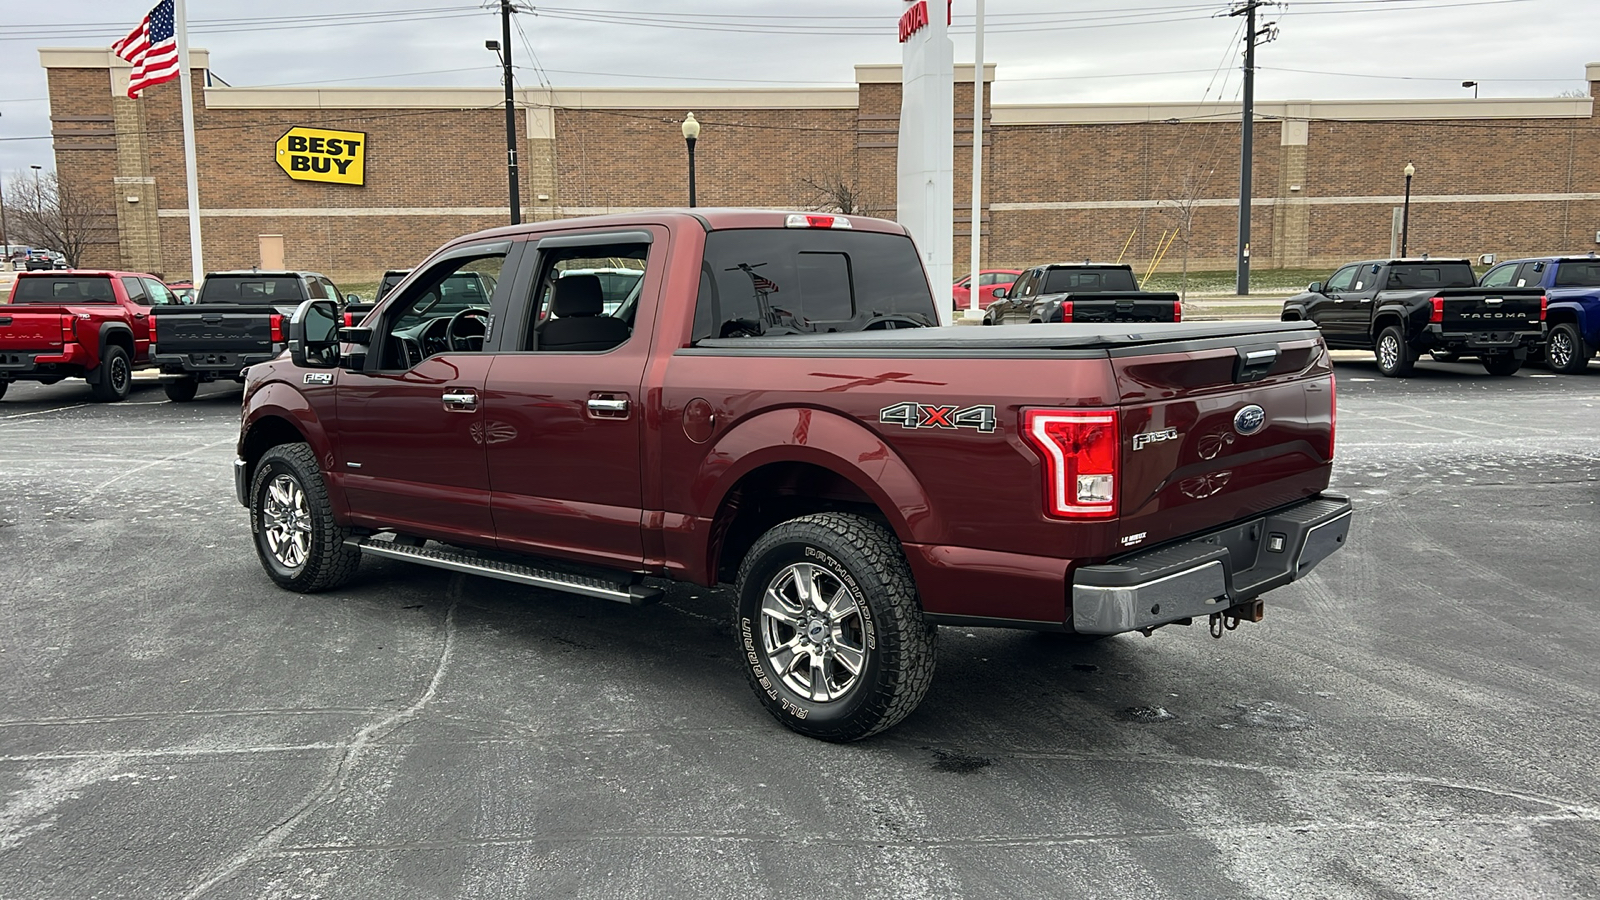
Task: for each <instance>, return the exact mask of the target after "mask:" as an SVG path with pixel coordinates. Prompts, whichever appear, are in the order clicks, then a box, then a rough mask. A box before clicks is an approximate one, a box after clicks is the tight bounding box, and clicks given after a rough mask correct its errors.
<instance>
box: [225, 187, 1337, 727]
mask: <svg viewBox="0 0 1600 900" xmlns="http://www.w3.org/2000/svg"><path fill="white" fill-rule="evenodd" d="M628 263H632V265H628ZM618 265H624V266H625V267H628V268H635V267H636V268H637V269H639V270H640V271H642V272H643V276H642V277H641V278H639V279H638V280H637V282H636V284H635V285H634V286H633V288H632V289H631V291H630V294H629V296H628V297H627V298H625V300H624V302H623V303H622V305H621V306H620V307H618V308H617V309H616V310H615V311H614V312H613V313H612V314H610V315H607V314H606V313H605V312H604V292H603V290H602V287H601V285H600V283H599V279H598V277H597V276H596V275H594V274H593V273H592V272H585V271H584V270H593V269H597V268H604V267H615V266H618ZM460 273H477V274H479V275H481V276H486V277H485V281H486V282H487V283H492V284H493V285H494V288H493V291H492V295H491V296H490V297H489V298H488V299H487V300H486V302H485V303H484V304H483V305H482V306H476V307H474V306H461V305H458V304H447V303H445V302H444V298H443V297H441V294H440V290H439V288H440V286H441V285H443V284H445V283H447V282H448V280H449V279H451V278H452V277H455V276H457V275H458V274H460ZM564 273H572V274H564ZM938 302H940V303H943V302H945V300H944V298H943V297H942V296H941V297H940V298H939V300H938ZM936 316H937V310H936V308H935V295H934V291H933V289H932V287H931V285H930V284H929V282H928V279H927V275H926V273H925V272H924V270H923V269H922V266H921V263H920V262H919V257H918V255H917V250H916V248H915V246H914V245H913V244H912V241H911V239H910V237H909V236H908V235H907V233H906V232H905V230H904V229H903V228H902V227H901V226H899V225H897V224H894V223H892V222H886V221H882V220H876V219H865V218H856V217H849V218H846V217H843V216H833V215H817V214H804V213H784V212H769V211H758V210H704V209H702V210H687V211H685V210H668V211H661V212H655V213H635V214H628V215H616V216H605V217H596V218H587V219H571V220H564V221H549V222H540V223H537V224H525V225H518V226H511V227H509V228H502V229H497V230H493V231H486V232H481V233H478V234H474V235H469V236H466V237H462V238H459V239H457V240H455V241H453V242H451V243H449V244H447V245H445V246H444V247H443V248H442V249H441V250H439V251H438V252H436V253H435V254H434V255H433V257H432V258H430V259H429V260H427V261H426V262H424V263H423V265H422V266H421V267H420V268H419V269H418V270H417V271H416V272H415V273H413V275H412V276H411V277H410V278H409V279H407V281H406V283H405V284H403V285H401V286H400V287H398V288H397V289H396V290H395V291H394V292H392V293H390V294H388V295H386V296H385V297H384V298H383V300H382V301H380V302H379V305H378V307H377V308H376V309H375V310H373V311H372V313H370V314H369V315H368V316H367V318H366V319H365V321H364V323H363V324H362V325H361V326H360V327H344V328H340V327H339V324H340V318H339V316H338V310H337V308H336V306H335V304H334V303H333V302H331V301H309V302H307V303H305V304H303V305H302V306H301V307H300V309H299V310H297V311H296V313H295V314H294V317H293V318H292V319H291V321H290V323H289V325H288V338H289V352H288V353H287V354H285V355H284V356H281V357H279V358H277V359H275V360H272V361H271V362H268V363H264V364H259V365H255V366H252V367H251V368H250V371H249V374H248V378H247V381H246V385H245V398H244V409H243V416H242V422H241V432H240V437H239V445H238V460H237V461H236V463H235V484H236V488H237V493H238V498H239V501H240V502H241V503H242V504H244V505H245V506H246V507H247V508H248V509H249V512H250V522H251V531H252V535H253V540H254V543H255V547H256V551H257V554H258V556H259V557H260V560H261V564H262V566H263V568H264V569H265V570H266V573H267V574H268V576H269V577H270V578H271V579H272V580H273V581H275V582H277V583H278V584H279V585H281V586H283V587H285V588H287V589H290V590H294V591H302V592H310V591H319V590H326V589H329V588H332V587H334V586H336V585H339V584H342V583H344V582H346V581H347V580H348V579H349V578H350V577H351V576H352V574H353V573H354V572H355V570H356V567H357V564H358V561H359V560H360V558H361V557H362V556H363V555H373V556H379V557H384V558H389V559H401V560H408V561H411V562H415V563H420V564H423V565H429V566H437V567H441V568H445V569H451V570H455V571H458V572H468V573H474V574H477V575H481V576H485V577H488V578H497V579H504V580H509V581H514V582H520V583H524V584H531V585H538V586H542V587H546V588H552V589H556V590H562V591H569V592H576V593H580V594H587V595H592V596H596V597H602V598H609V599H612V600H619V601H623V602H627V603H645V602H648V601H650V600H653V599H656V598H658V597H659V596H660V594H661V589H660V588H659V587H656V586H653V585H652V584H651V583H650V582H649V581H648V580H647V579H662V578H665V579H675V580H679V581H686V582H692V583H695V584H700V585H708V586H709V585H715V584H718V583H722V582H730V583H733V584H735V585H736V589H735V593H736V597H737V599H736V609H735V612H734V619H733V630H734V633H735V634H736V636H737V641H738V648H739V649H738V652H739V656H740V659H741V661H742V665H743V668H744V670H745V672H746V674H747V675H748V677H749V680H750V682H751V683H752V685H753V686H754V688H755V691H756V694H757V696H758V697H759V698H760V700H761V702H762V703H763V704H765V705H766V707H767V708H768V710H770V711H771V712H772V714H773V715H774V716H775V717H777V718H778V719H779V720H780V721H782V722H783V723H784V724H785V725H787V726H788V727H790V728H792V729H794V730H796V731H799V732H802V733H804V734H808V735H812V736H815V737H818V738H822V739H826V740H837V741H843V740H854V739H857V738H862V737H865V736H867V735H870V734H873V733H875V732H878V731H880V730H882V729H884V728H887V727H889V726H890V725H892V724H894V723H895V722H897V721H899V720H900V719H902V718H903V717H905V716H906V715H908V714H909V713H910V712H911V710H912V709H914V708H915V707H916V705H917V703H918V702H919V701H920V700H921V698H922V696H923V695H924V693H925V692H926V691H927V689H928V685H929V681H930V678H931V677H932V670H933V661H934V656H933V644H934V638H935V634H936V629H935V626H936V625H938V624H940V623H946V624H961V625H965V626H999V627H1013V628H1031V629H1045V630H1056V631H1076V632H1080V633H1084V634H1089V635H1106V634H1116V633H1120V632H1127V631H1135V630H1138V631H1143V632H1145V633H1150V632H1151V631H1153V630H1154V629H1156V628H1158V627H1161V626H1164V625H1170V624H1174V623H1181V624H1190V623H1191V622H1193V621H1194V620H1195V619H1196V618H1199V619H1202V620H1205V621H1207V622H1209V623H1210V624H1211V625H1212V627H1213V628H1214V629H1215V630H1216V632H1217V633H1219V634H1220V633H1221V630H1222V629H1223V628H1224V627H1232V626H1233V625H1236V624H1237V621H1238V620H1240V619H1246V620H1250V621H1256V620H1258V619H1259V618H1260V616H1261V611H1262V605H1261V599H1260V598H1261V597H1262V595H1263V594H1265V593H1267V592H1268V591H1270V590H1272V589H1274V588H1277V587H1281V586H1283V585H1285V584H1288V583H1289V582H1291V581H1293V580H1295V579H1298V578H1302V577H1304V576H1305V575H1306V574H1307V573H1308V572H1309V571H1310V570H1311V569H1312V567H1313V566H1315V565H1317V564H1318V563H1319V562H1321V561H1322V560H1323V559H1325V558H1326V557H1327V556H1329V555H1330V554H1332V553H1333V552H1334V551H1336V550H1337V549H1338V548H1339V547H1340V546H1341V545H1342V543H1343V542H1344V540H1345V537H1346V534H1347V532H1348V530H1349V526H1350V514H1351V513H1350V503H1349V501H1348V500H1347V499H1345V498H1344V497H1342V496H1339V495H1337V494H1331V493H1327V492H1326V490H1325V489H1326V488H1327V486H1328V478H1329V472H1330V469H1331V467H1332V460H1333V437H1334V433H1333V426H1334V385H1333V376H1332V369H1331V366H1330V362H1329V358H1328V354H1327V351H1326V348H1325V347H1324V345H1323V341H1322V338H1321V336H1320V334H1319V333H1318V331H1317V329H1316V328H1315V326H1312V325H1310V324H1309V323H1297V322H1234V323H1203V324H1202V323H1187V324H1172V325H1140V326H1139V327H1138V328H1137V330H1129V329H1125V328H1124V329H1119V328H1117V327H1111V326H1090V325H1040V326H1036V327H1032V328H937V327H925V326H929V325H932V324H933V323H934V322H936V321H937V319H936ZM956 472H966V473H970V474H968V475H966V476H960V475H957V474H955V473H956Z"/></svg>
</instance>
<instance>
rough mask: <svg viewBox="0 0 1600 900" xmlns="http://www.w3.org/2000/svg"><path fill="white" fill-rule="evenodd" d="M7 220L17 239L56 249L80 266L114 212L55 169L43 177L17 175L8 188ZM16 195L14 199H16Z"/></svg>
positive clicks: (71, 262) (35, 245)
mask: <svg viewBox="0 0 1600 900" xmlns="http://www.w3.org/2000/svg"><path fill="white" fill-rule="evenodd" d="M6 197H7V203H6V207H7V219H8V224H9V225H10V226H11V230H12V232H13V236H12V241H13V242H19V241H20V242H25V243H28V244H30V245H32V246H34V247H42V248H45V249H48V250H55V251H57V252H59V253H60V254H61V255H62V256H65V257H66V258H67V265H69V266H73V267H74V268H76V267H77V266H78V265H79V264H80V263H81V262H82V260H83V254H84V250H85V249H86V248H87V247H88V246H89V244H91V243H94V238H95V232H96V231H97V230H99V229H100V227H102V226H103V220H104V218H105V217H106V216H107V215H110V213H109V212H108V211H106V210H103V209H100V208H98V207H97V206H96V204H95V203H94V201H93V200H92V199H90V197H89V196H88V194H87V193H86V192H82V191H77V190H74V189H72V187H71V185H69V184H67V183H66V182H63V181H61V179H59V178H58V177H56V173H54V172H51V173H50V174H48V175H45V176H42V177H35V178H28V177H24V176H17V177H15V178H13V179H11V184H9V185H7V187H6ZM13 198H14V199H13Z"/></svg>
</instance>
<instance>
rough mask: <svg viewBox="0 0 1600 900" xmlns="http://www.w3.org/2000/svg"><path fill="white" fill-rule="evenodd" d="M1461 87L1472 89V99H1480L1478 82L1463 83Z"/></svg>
mask: <svg viewBox="0 0 1600 900" xmlns="http://www.w3.org/2000/svg"><path fill="white" fill-rule="evenodd" d="M1461 86H1462V87H1464V88H1472V99H1474V100H1476V99H1478V83H1477V82H1476V81H1463V82H1461Z"/></svg>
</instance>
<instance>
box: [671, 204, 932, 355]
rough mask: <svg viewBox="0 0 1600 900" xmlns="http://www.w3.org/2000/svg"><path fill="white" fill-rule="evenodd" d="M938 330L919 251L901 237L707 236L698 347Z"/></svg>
mask: <svg viewBox="0 0 1600 900" xmlns="http://www.w3.org/2000/svg"><path fill="white" fill-rule="evenodd" d="M938 323H939V320H938V313H936V312H935V310H934V304H933V294H932V292H931V291H930V290H929V289H928V278H927V276H926V275H925V274H924V273H923V270H922V262H921V260H919V259H918V258H917V249H916V247H915V245H913V244H912V243H911V239H910V238H908V237H906V236H904V235H897V234H879V233H876V232H868V231H842V230H841V231H835V230H822V229H787V228H786V229H776V228H774V229H747V230H744V229H742V230H730V231H714V232H712V233H711V234H709V235H706V255H705V261H704V263H703V264H702V266H701V269H700V297H699V302H698V304H697V305H696V307H695V326H694V338H695V340H701V339H703V338H708V337H752V336H758V335H764V334H830V333H840V332H850V331H863V330H866V329H868V328H885V327H920V326H931V325H937V324H938Z"/></svg>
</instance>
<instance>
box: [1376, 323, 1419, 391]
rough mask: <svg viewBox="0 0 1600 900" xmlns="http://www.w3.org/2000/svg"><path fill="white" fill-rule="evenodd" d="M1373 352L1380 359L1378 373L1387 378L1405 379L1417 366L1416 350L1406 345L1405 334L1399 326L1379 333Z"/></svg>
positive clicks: (1389, 327) (1390, 327) (1391, 326)
mask: <svg viewBox="0 0 1600 900" xmlns="http://www.w3.org/2000/svg"><path fill="white" fill-rule="evenodd" d="M1372 352H1373V353H1374V354H1375V355H1376V356H1377V357H1378V371H1379V372H1380V373H1382V375H1383V377H1385V378H1404V377H1406V376H1407V375H1410V374H1411V369H1412V367H1413V366H1415V365H1416V364H1417V351H1416V348H1414V347H1412V346H1411V345H1410V344H1408V343H1406V335H1405V332H1403V331H1401V330H1400V327H1399V326H1397V325H1390V326H1388V327H1387V328H1385V329H1383V330H1382V331H1380V332H1378V340H1377V341H1376V342H1374V343H1373V346H1372Z"/></svg>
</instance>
